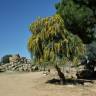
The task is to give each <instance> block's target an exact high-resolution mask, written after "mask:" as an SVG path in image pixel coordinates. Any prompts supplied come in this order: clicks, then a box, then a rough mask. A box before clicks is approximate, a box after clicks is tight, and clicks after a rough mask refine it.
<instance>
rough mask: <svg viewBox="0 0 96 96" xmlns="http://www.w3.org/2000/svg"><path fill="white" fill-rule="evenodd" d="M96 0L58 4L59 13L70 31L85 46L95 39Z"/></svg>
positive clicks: (69, 0)
mask: <svg viewBox="0 0 96 96" xmlns="http://www.w3.org/2000/svg"><path fill="white" fill-rule="evenodd" d="M95 5H96V0H61V1H60V2H59V3H58V4H56V9H57V13H59V14H60V16H61V17H62V18H63V20H64V24H65V27H66V29H67V30H68V31H70V32H71V33H73V34H76V35H78V36H79V37H80V38H81V39H82V40H83V42H84V43H85V44H89V43H91V42H92V41H93V40H94V39H95V35H94V32H95V31H96V6H95Z"/></svg>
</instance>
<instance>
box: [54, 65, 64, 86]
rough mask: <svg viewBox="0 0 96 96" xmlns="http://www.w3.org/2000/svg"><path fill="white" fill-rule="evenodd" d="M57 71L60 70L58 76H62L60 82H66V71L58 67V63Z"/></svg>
mask: <svg viewBox="0 0 96 96" xmlns="http://www.w3.org/2000/svg"><path fill="white" fill-rule="evenodd" d="M55 68H56V71H57V72H58V76H59V78H60V83H61V84H64V83H65V76H64V73H63V72H61V69H60V68H59V67H58V65H55Z"/></svg>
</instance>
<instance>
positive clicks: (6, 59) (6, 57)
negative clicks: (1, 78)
mask: <svg viewBox="0 0 96 96" xmlns="http://www.w3.org/2000/svg"><path fill="white" fill-rule="evenodd" d="M9 57H12V55H10V54H9V55H5V56H3V57H2V58H1V63H3V64H6V63H9Z"/></svg>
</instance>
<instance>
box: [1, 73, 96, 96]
mask: <svg viewBox="0 0 96 96" xmlns="http://www.w3.org/2000/svg"><path fill="white" fill-rule="evenodd" d="M51 78H52V76H51V75H49V76H45V75H43V72H31V73H1V74H0V96H96V84H93V85H91V86H90V87H87V86H81V85H78V86H74V85H73V86H72V85H71V86H70V85H54V84H47V83H45V82H46V81H47V80H48V79H51Z"/></svg>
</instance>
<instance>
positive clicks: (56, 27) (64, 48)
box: [28, 14, 85, 64]
mask: <svg viewBox="0 0 96 96" xmlns="http://www.w3.org/2000/svg"><path fill="white" fill-rule="evenodd" d="M30 31H31V32H32V36H31V37H30V38H29V40H28V49H29V51H30V52H31V54H32V55H33V56H34V57H35V61H36V62H37V63H39V64H40V63H43V62H53V64H54V62H55V61H56V60H57V59H58V60H61V61H62V62H63V63H64V62H65V61H66V60H71V61H74V60H75V61H76V60H77V59H79V58H80V57H81V56H82V55H84V52H85V46H84V45H83V43H82V41H81V39H80V38H79V37H78V36H76V35H73V34H71V33H70V32H68V31H67V30H66V28H65V26H64V21H63V20H62V18H61V17H60V16H59V15H58V14H56V15H54V16H51V17H47V18H43V19H42V18H41V19H38V20H37V21H35V22H33V23H32V24H31V25H30Z"/></svg>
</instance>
